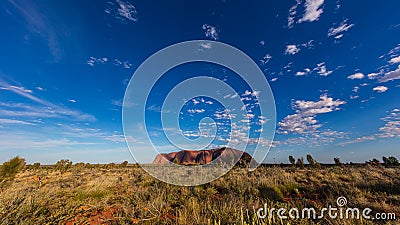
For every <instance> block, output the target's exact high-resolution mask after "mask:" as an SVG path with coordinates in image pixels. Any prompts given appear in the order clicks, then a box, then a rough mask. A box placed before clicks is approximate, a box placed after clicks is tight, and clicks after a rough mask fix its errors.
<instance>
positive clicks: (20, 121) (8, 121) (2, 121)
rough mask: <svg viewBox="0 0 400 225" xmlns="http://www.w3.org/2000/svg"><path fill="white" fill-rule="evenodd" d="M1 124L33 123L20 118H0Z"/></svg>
mask: <svg viewBox="0 0 400 225" xmlns="http://www.w3.org/2000/svg"><path fill="white" fill-rule="evenodd" d="M1 124H3V125H4V124H12V125H35V124H33V123H29V122H25V121H22V120H13V119H0V125H1Z"/></svg>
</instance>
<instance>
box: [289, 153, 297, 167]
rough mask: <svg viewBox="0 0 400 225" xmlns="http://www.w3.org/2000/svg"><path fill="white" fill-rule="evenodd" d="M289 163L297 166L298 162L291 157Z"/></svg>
mask: <svg viewBox="0 0 400 225" xmlns="http://www.w3.org/2000/svg"><path fill="white" fill-rule="evenodd" d="M289 162H290V164H292V165H295V164H296V160H295V159H294V157H293V156H291V155H290V156H289Z"/></svg>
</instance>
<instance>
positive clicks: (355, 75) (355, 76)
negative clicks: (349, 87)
mask: <svg viewBox="0 0 400 225" xmlns="http://www.w3.org/2000/svg"><path fill="white" fill-rule="evenodd" d="M364 77H365V76H364V74H363V73H355V74H352V75H350V76H348V77H347V78H349V79H351V80H355V79H363V78H364Z"/></svg>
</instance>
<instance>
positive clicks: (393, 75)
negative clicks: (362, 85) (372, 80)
mask: <svg viewBox="0 0 400 225" xmlns="http://www.w3.org/2000/svg"><path fill="white" fill-rule="evenodd" d="M397 79H400V66H399V68H397V69H396V70H393V71H389V72H388V73H386V74H385V75H384V76H383V77H381V78H379V82H381V83H384V82H388V81H391V80H397Z"/></svg>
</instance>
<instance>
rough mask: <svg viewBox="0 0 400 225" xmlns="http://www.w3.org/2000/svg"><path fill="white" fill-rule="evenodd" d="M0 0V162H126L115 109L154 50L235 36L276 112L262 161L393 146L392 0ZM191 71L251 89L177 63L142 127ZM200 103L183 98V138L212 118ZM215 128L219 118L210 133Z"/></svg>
mask: <svg viewBox="0 0 400 225" xmlns="http://www.w3.org/2000/svg"><path fill="white" fill-rule="evenodd" d="M0 6H1V7H0V8H1V9H0V24H1V28H2V35H0V49H1V54H0V161H1V162H3V161H6V160H8V159H9V158H11V157H13V156H15V155H19V156H22V157H25V158H26V159H27V161H28V162H29V163H33V162H41V163H55V162H56V161H58V160H59V159H61V158H68V159H71V160H72V161H74V162H79V161H83V162H92V163H97V162H100V163H107V162H121V161H124V160H128V161H133V160H132V158H131V156H130V154H129V151H128V149H127V147H126V144H125V141H124V135H123V130H122V116H121V113H122V112H121V111H122V109H121V106H122V102H123V98H124V93H125V89H126V87H127V84H128V82H129V80H130V79H131V77H132V75H133V73H134V72H135V70H136V69H137V68H138V66H139V65H140V64H141V63H142V62H143V61H144V60H145V59H146V58H148V57H149V56H150V55H152V54H154V53H155V52H157V51H158V50H160V49H162V48H165V47H167V46H169V45H171V44H175V43H179V42H182V41H189V40H198V39H204V40H214V41H220V42H223V43H226V44H229V45H232V46H234V47H236V48H238V49H240V50H242V51H243V52H245V53H246V54H247V55H249V56H250V57H251V58H252V59H253V60H254V61H255V62H256V63H257V64H258V66H259V67H260V69H261V70H262V71H263V72H264V75H265V77H266V79H267V80H268V81H269V85H270V86H271V89H272V92H273V94H274V96H275V103H276V122H277V123H276V130H277V133H276V135H275V140H274V143H273V147H272V148H271V150H270V154H269V155H268V157H267V160H266V161H267V162H273V161H276V162H287V157H288V155H293V156H295V157H300V156H304V155H305V154H307V153H311V154H312V155H313V156H314V157H315V158H316V159H317V160H319V161H322V162H331V161H333V157H340V158H341V159H342V161H353V162H363V161H365V160H369V159H372V158H378V159H381V157H382V156H383V155H386V156H389V155H394V156H396V157H400V155H399V153H398V152H399V147H398V146H400V145H399V144H400V139H399V138H400V102H399V97H398V96H400V95H399V94H400V19H399V17H398V16H396V15H397V14H398V12H397V11H398V8H399V7H400V2H399V1H395V0H392V1H385V2H384V3H380V4H377V3H376V2H375V1H350V2H349V1H324V0H297V1H294V0H291V1H251V2H245V1H229V0H225V1H214V0H213V1H201V2H188V1H172V2H171V1H126V0H110V1H96V2H93V1H64V2H62V1H17V0H5V1H2V2H1V3H0ZM199 75H208V76H212V77H215V78H219V79H221V80H224V79H225V80H226V81H227V82H228V83H229V84H230V85H232V86H233V87H234V88H235V90H237V92H238V94H239V95H240V96H241V97H242V98H246V97H248V96H249V97H254V96H255V95H254V92H253V91H251V90H248V87H247V86H245V85H241V82H240V80H237V78H235V74H233V72H231V71H229V70H226V68H221V67H220V66H216V65H212V64H206V63H197V64H196V63H193V64H189V65H183V66H180V67H177V68H174V69H173V70H171V71H169V72H168V73H167V74H165V77H164V79H161V80H160V81H159V82H158V83H157V85H156V86H155V89H154V92H153V95H152V96H153V97H152V96H150V98H149V102H148V103H147V110H146V111H147V112H148V113H149V118H150V119H149V120H148V121H147V122H148V123H149V124H150V125H154V129H153V130H152V132H153V133H152V134H154V135H159V134H158V133H162V128H161V129H158V128H157V126H159V125H160V124H159V123H158V122H157V118H158V116H159V114H160V105H162V101H161V100H160V99H161V98H160V97H157V96H165V95H166V93H168V92H167V91H168V89H171V88H172V87H173V86H174V85H176V84H178V83H179V82H180V81H182V80H184V79H188V78H190V77H195V76H199ZM246 91H247V92H246ZM227 98H229V96H227ZM203 100H204V101H203ZM207 102H208V103H207ZM210 102H213V101H212V99H207V98H201V97H199V98H195V99H191V100H189V101H188V104H187V105H186V106H185V107H184V108H183V109H182V112H183V114H182V115H181V116H182V118H183V119H181V120H182V122H181V123H182V124H181V125H182V126H181V128H182V130H183V133H184V134H186V136H187V137H198V136H199V131H198V129H197V127H198V124H199V121H201V118H202V117H204V115H205V114H207V115H208V116H210V117H212V118H214V119H215V117H220V119H221V117H223V115H224V113H223V112H220V111H218V110H220V107H219V106H221V105H218V103H217V102H213V103H212V104H210ZM259 116H260V115H257V113H256V112H254V114H252V116H250V117H251V118H250V120H252V121H253V122H254V127H252V129H251V134H250V136H257V132H256V131H257V130H258V128H259V127H257V126H260V121H261V123H263V122H262V121H263V118H262V117H261V118H260V117H259ZM222 119H223V118H222ZM228 125H229V126H231V124H228ZM224 130H226V129H225V128H224V127H219V128H217V137H220V139H223V138H224V137H225V135H226V133H224ZM157 132H158V133H157ZM196 135H197V136H196ZM161 139H162V138H160V140H161ZM239 141H240V140H239ZM159 144H160V145H162V141H160V142H159ZM218 144H222V143H219V142H218V141H216V142H215V145H218ZM173 150H174V149H172V148H166V151H173Z"/></svg>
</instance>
